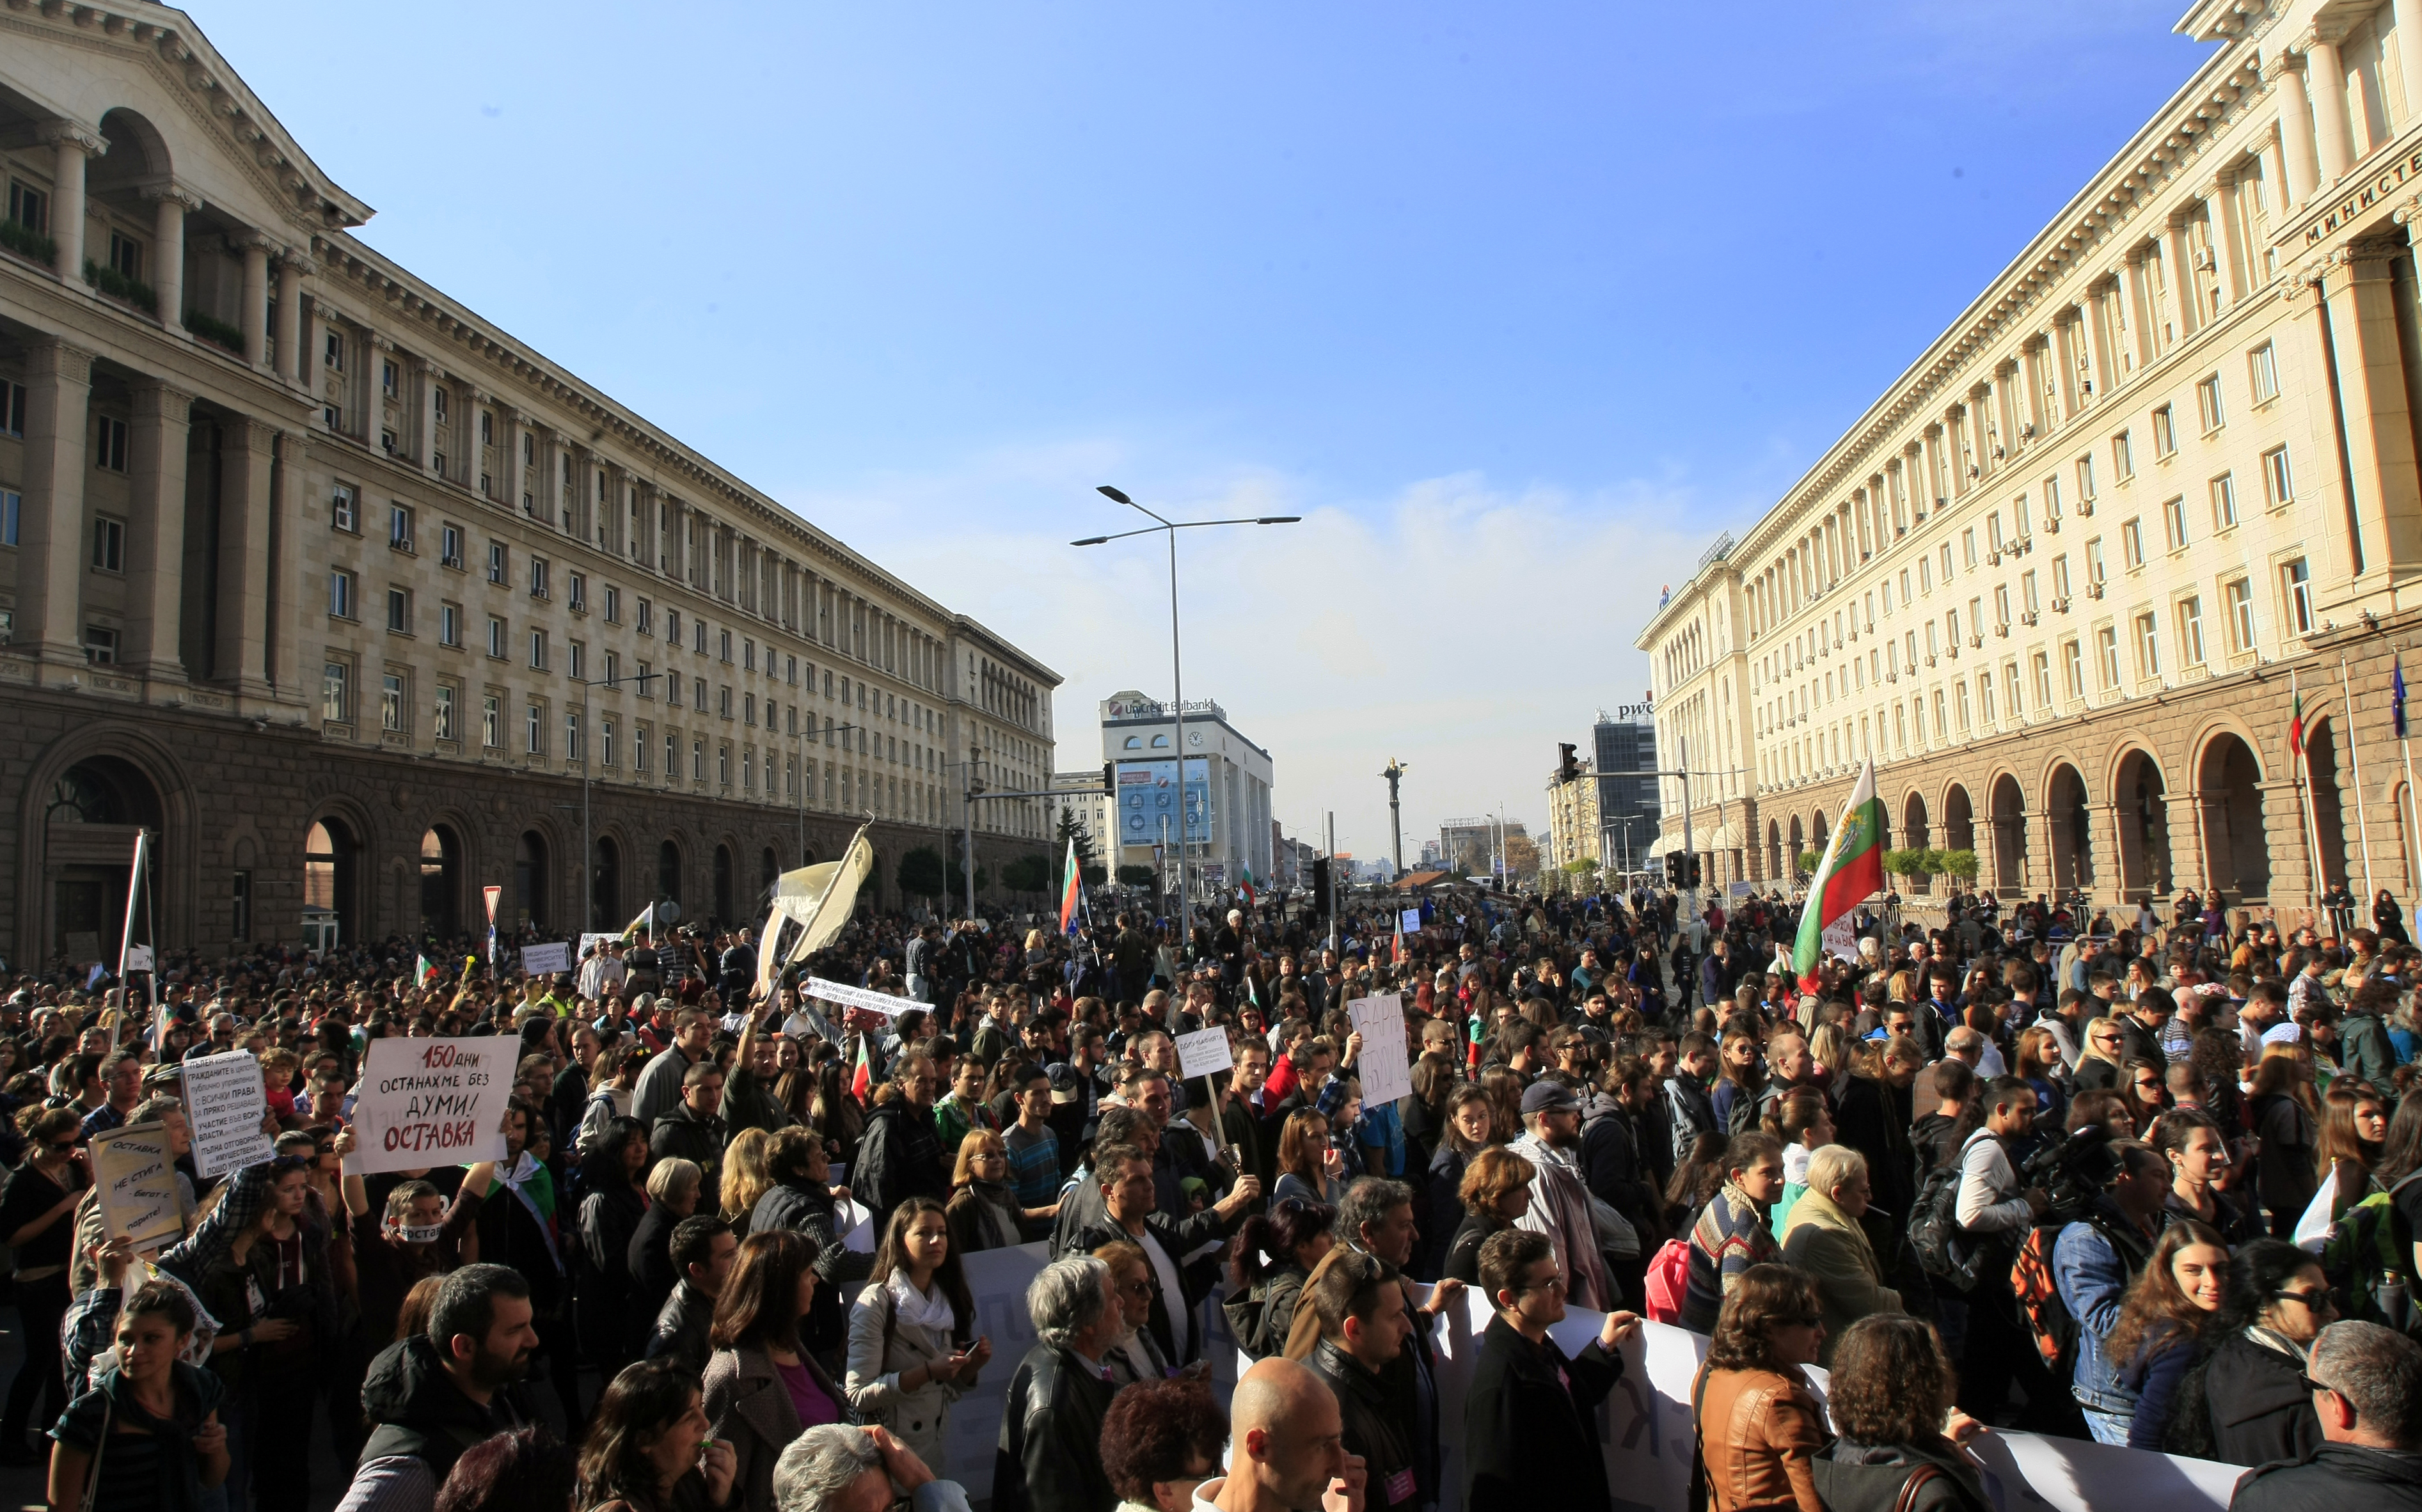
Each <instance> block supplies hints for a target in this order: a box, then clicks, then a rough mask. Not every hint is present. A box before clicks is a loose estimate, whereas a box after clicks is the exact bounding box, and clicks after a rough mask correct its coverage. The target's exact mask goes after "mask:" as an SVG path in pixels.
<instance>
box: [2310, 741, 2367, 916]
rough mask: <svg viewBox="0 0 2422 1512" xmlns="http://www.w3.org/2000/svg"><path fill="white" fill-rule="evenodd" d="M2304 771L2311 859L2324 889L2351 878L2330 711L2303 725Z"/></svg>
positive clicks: (2347, 881)
mask: <svg viewBox="0 0 2422 1512" xmlns="http://www.w3.org/2000/svg"><path fill="white" fill-rule="evenodd" d="M2304 771H2305V773H2306V776H2307V780H2308V783H2309V790H2308V791H2309V793H2310V796H2309V797H2308V798H2307V799H2306V801H2307V802H2308V803H2310V804H2311V805H2312V825H2313V860H2314V862H2315V864H2316V865H2318V866H2319V867H2320V882H2319V886H2320V889H2321V890H2323V891H2327V890H2329V889H2331V888H2334V887H2342V886H2347V885H2349V882H2350V877H2349V874H2348V871H2347V811H2346V799H2345V795H2344V790H2343V788H2342V787H2341V785H2340V783H2339V780H2338V732H2337V720H2336V718H2335V717H2333V716H2332V715H2327V714H2325V715H2322V716H2321V717H2320V718H2318V719H2315V720H2314V721H2313V722H2312V723H2311V724H2310V725H2308V726H2307V727H2306V728H2305V731H2304ZM2357 801H2360V798H2359V797H2358V800H2357Z"/></svg>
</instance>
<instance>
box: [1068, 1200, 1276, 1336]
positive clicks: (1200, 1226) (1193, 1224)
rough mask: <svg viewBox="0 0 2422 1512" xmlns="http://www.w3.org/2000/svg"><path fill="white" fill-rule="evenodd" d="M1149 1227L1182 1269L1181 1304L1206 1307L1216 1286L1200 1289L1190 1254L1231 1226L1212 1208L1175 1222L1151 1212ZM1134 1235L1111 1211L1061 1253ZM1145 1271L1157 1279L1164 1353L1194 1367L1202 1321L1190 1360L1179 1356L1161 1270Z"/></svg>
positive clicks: (1156, 1330) (1156, 1310) (1156, 1308)
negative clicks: (1207, 1299)
mask: <svg viewBox="0 0 2422 1512" xmlns="http://www.w3.org/2000/svg"><path fill="white" fill-rule="evenodd" d="M1236 1222H1237V1224H1239V1225H1241V1224H1242V1223H1243V1222H1244V1218H1243V1215H1242V1214H1241V1213H1240V1214H1239V1215H1238V1217H1237V1220H1236ZM1143 1228H1144V1232H1145V1233H1147V1234H1149V1235H1151V1236H1153V1239H1154V1241H1155V1242H1156V1243H1157V1244H1158V1245H1159V1246H1160V1247H1161V1249H1162V1250H1163V1251H1164V1252H1167V1253H1168V1255H1169V1261H1170V1264H1171V1265H1172V1266H1174V1267H1176V1268H1177V1273H1178V1275H1177V1280H1178V1285H1179V1287H1180V1288H1181V1289H1182V1290H1184V1291H1185V1292H1186V1295H1185V1296H1184V1297H1181V1298H1179V1299H1177V1305H1178V1306H1179V1307H1181V1308H1183V1309H1185V1310H1186V1312H1187V1314H1189V1315H1191V1314H1192V1313H1193V1312H1194V1311H1195V1310H1196V1309H1197V1308H1199V1307H1201V1306H1202V1305H1203V1298H1205V1297H1208V1296H1209V1295H1211V1288H1210V1286H1209V1285H1208V1284H1203V1285H1202V1287H1201V1289H1200V1290H1197V1289H1196V1286H1197V1279H1196V1277H1195V1276H1193V1275H1192V1274H1190V1273H1189V1271H1190V1270H1191V1269H1192V1268H1189V1267H1188V1266H1187V1264H1186V1256H1187V1254H1188V1253H1189V1252H1192V1251H1194V1250H1197V1249H1200V1248H1201V1247H1203V1245H1205V1244H1208V1243H1210V1242H1211V1241H1212V1240H1214V1239H1220V1238H1225V1237H1226V1236H1228V1234H1229V1232H1230V1229H1231V1225H1230V1224H1229V1223H1228V1222H1227V1221H1226V1220H1224V1219H1222V1218H1221V1217H1220V1216H1219V1214H1218V1213H1217V1212H1215V1211H1213V1210H1212V1209H1210V1208H1208V1207H1206V1208H1204V1209H1203V1211H1201V1212H1199V1213H1194V1214H1190V1215H1189V1216H1187V1218H1186V1219H1185V1220H1184V1221H1181V1222H1171V1221H1169V1219H1168V1218H1166V1217H1164V1216H1163V1215H1161V1214H1159V1213H1147V1214H1146V1215H1144V1221H1143ZM1134 1237H1135V1236H1133V1235H1131V1234H1129V1233H1128V1232H1127V1231H1126V1229H1125V1228H1124V1226H1122V1225H1121V1224H1120V1222H1119V1221H1118V1220H1116V1219H1114V1218H1110V1217H1109V1216H1108V1215H1105V1216H1104V1217H1103V1219H1102V1221H1100V1222H1098V1223H1093V1224H1088V1225H1087V1226H1085V1227H1084V1228H1081V1229H1079V1230H1077V1233H1076V1234H1075V1235H1073V1236H1071V1237H1070V1240H1069V1244H1068V1247H1067V1248H1066V1249H1064V1250H1060V1251H1058V1252H1056V1257H1057V1258H1059V1259H1063V1260H1064V1259H1066V1258H1067V1257H1068V1256H1069V1255H1072V1254H1091V1253H1093V1252H1094V1251H1095V1250H1098V1249H1100V1248H1101V1247H1102V1246H1103V1245H1105V1244H1116V1243H1131V1242H1133V1240H1134ZM1144 1269H1145V1271H1146V1272H1147V1273H1148V1274H1149V1275H1150V1276H1151V1278H1152V1321H1151V1324H1150V1327H1151V1329H1152V1335H1153V1337H1154V1338H1155V1339H1156V1340H1158V1341H1159V1343H1160V1352H1161V1353H1162V1355H1164V1356H1166V1357H1167V1358H1168V1359H1169V1360H1170V1361H1172V1362H1174V1363H1177V1364H1181V1365H1190V1364H1192V1363H1193V1362H1195V1361H1196V1360H1198V1359H1200V1358H1201V1357H1202V1354H1203V1330H1202V1328H1201V1326H1200V1325H1197V1326H1195V1327H1192V1328H1189V1329H1187V1331H1186V1358H1185V1359H1183V1360H1180V1359H1178V1358H1177V1336H1176V1333H1175V1331H1174V1330H1173V1329H1172V1326H1171V1324H1170V1321H1169V1310H1170V1304H1169V1299H1167V1298H1166V1297H1164V1296H1162V1295H1161V1290H1160V1268H1159V1267H1158V1266H1146V1267H1145V1268H1144Z"/></svg>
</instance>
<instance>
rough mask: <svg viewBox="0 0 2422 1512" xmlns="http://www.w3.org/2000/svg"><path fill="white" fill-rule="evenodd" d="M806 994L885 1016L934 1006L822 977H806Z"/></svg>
mask: <svg viewBox="0 0 2422 1512" xmlns="http://www.w3.org/2000/svg"><path fill="white" fill-rule="evenodd" d="M807 994H808V996H809V997H810V998H820V999H822V1000H825V1001H826V1002H837V1003H839V1004H841V1006H842V1007H844V1008H863V1009H865V1010H866V1011H867V1012H869V1013H877V1014H881V1015H883V1016H885V1017H887V1018H897V1017H899V1016H901V1015H902V1014H904V1013H906V1012H907V1011H908V1010H909V1009H911V1008H919V1009H927V1010H930V1009H931V1008H932V1007H933V1006H934V1005H933V1004H932V1003H929V1002H919V1001H918V1000H916V999H914V998H895V997H893V996H891V995H890V994H889V993H888V992H876V991H874V990H873V989H872V988H869V987H853V986H851V985H850V984H848V983H846V982H827V981H826V980H825V979H824V978H822V977H810V978H808V985H807Z"/></svg>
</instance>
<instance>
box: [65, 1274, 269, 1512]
mask: <svg viewBox="0 0 2422 1512" xmlns="http://www.w3.org/2000/svg"><path fill="white" fill-rule="evenodd" d="M196 1322H197V1318H196V1316H195V1314H194V1304H193V1303H192V1302H190V1301H188V1300H187V1299H186V1298H185V1294H184V1292H183V1291H182V1290H181V1288H179V1287H177V1286H174V1285H172V1284H168V1283H166V1282H161V1281H155V1282H151V1283H149V1284H146V1285H145V1286H143V1287H142V1288H140V1289H139V1290H137V1291H136V1292H135V1293H134V1296H132V1297H130V1298H128V1299H126V1305H125V1306H123V1307H121V1308H119V1309H118V1329H117V1335H118V1337H117V1343H118V1362H117V1363H116V1364H113V1365H110V1366H107V1367H105V1368H103V1369H102V1372H101V1378H100V1379H99V1380H98V1381H96V1382H95V1383H94V1385H93V1388H92V1390H90V1391H88V1392H86V1393H84V1394H81V1395H79V1396H78V1397H77V1398H76V1399H75V1400H74V1401H73V1402H71V1403H69V1404H68V1410H67V1411H66V1412H65V1413H63V1414H61V1416H60V1418H59V1421H58V1425H57V1426H56V1427H55V1428H53V1429H52V1430H51V1437H52V1439H53V1440H55V1446H54V1447H53V1448H52V1450H51V1482H50V1504H51V1505H52V1506H53V1507H55V1508H66V1507H71V1506H83V1507H87V1508H90V1509H91V1512H197V1509H198V1508H199V1507H200V1506H201V1504H202V1498H203V1493H204V1492H206V1491H209V1490H213V1489H216V1488H218V1487H219V1486H220V1485H221V1484H223V1483H224V1482H225V1481H226V1480H227V1474H228V1430H227V1427H226V1425H223V1424H221V1423H220V1422H219V1414H218V1408H219V1400H220V1397H221V1396H222V1394H224V1391H225V1388H224V1387H223V1386H222V1385H221V1384H220V1382H219V1378H218V1377H217V1376H215V1375H213V1374H212V1373H211V1372H210V1371H207V1370H200V1369H197V1368H196V1367H194V1366H193V1365H190V1364H187V1363H186V1362H185V1361H184V1360H183V1358H182V1356H183V1355H184V1352H185V1350H186V1348H187V1347H188V1346H190V1345H191V1344H192V1343H193V1340H194V1325H195V1323H196Z"/></svg>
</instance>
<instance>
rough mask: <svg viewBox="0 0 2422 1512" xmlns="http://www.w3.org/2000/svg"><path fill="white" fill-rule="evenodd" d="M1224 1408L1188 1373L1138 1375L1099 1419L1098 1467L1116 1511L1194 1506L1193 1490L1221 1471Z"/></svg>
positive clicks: (1185, 1511)
mask: <svg viewBox="0 0 2422 1512" xmlns="http://www.w3.org/2000/svg"><path fill="white" fill-rule="evenodd" d="M1227 1442H1228V1416H1227V1414H1226V1413H1224V1412H1222V1411H1220V1410H1219V1403H1217V1402H1215V1401H1213V1400H1212V1399H1211V1387H1210V1384H1209V1383H1208V1382H1206V1381H1203V1380H1199V1379H1195V1378H1190V1377H1187V1378H1176V1379H1172V1380H1147V1381H1140V1382H1138V1383H1136V1384H1135V1385H1133V1386H1129V1387H1127V1388H1125V1389H1124V1390H1123V1391H1121V1392H1120V1393H1119V1394H1118V1397H1117V1399H1116V1400H1114V1401H1112V1402H1111V1403H1110V1410H1109V1412H1108V1413H1107V1414H1105V1415H1104V1417H1103V1419H1102V1470H1103V1473H1105V1474H1107V1475H1109V1478H1110V1486H1111V1488H1113V1489H1114V1490H1116V1491H1117V1492H1118V1494H1119V1499H1120V1500H1119V1512H1193V1507H1194V1493H1195V1491H1196V1490H1197V1489H1198V1488H1201V1486H1202V1485H1203V1482H1204V1481H1207V1480H1209V1479H1210V1478H1211V1477H1212V1476H1214V1475H1217V1474H1218V1473H1219V1456H1220V1451H1221V1450H1222V1449H1223V1448H1224V1447H1225V1446H1226V1444H1227Z"/></svg>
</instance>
